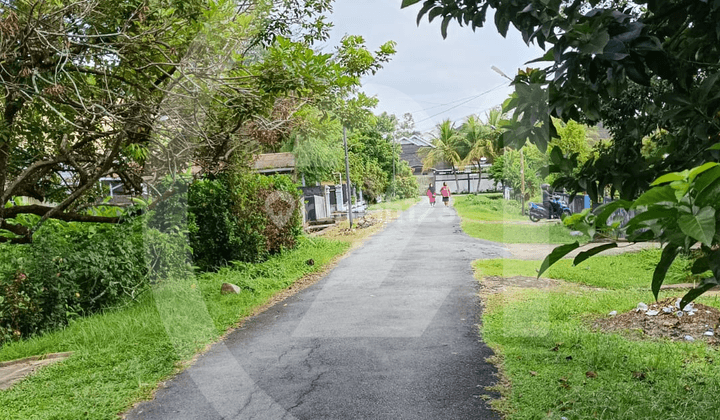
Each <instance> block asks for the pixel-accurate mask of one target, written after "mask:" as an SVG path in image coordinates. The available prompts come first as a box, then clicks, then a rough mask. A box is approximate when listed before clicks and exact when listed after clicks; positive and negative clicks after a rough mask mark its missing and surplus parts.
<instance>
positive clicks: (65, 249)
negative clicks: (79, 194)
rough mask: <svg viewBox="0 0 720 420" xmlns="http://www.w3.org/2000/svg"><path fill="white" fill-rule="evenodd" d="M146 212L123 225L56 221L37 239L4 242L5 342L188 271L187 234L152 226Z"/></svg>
mask: <svg viewBox="0 0 720 420" xmlns="http://www.w3.org/2000/svg"><path fill="white" fill-rule="evenodd" d="M148 216H149V215H148ZM148 216H140V217H136V218H134V219H133V220H131V221H128V222H127V223H123V224H118V225H110V224H92V223H77V222H71V223H67V222H62V221H53V222H49V223H46V224H45V225H43V228H42V229H40V230H39V231H38V232H37V235H36V237H35V241H34V242H33V243H32V244H27V245H8V244H3V245H0V254H1V255H2V259H0V343H1V342H3V341H6V340H10V339H19V338H21V337H27V336H30V335H33V334H37V333H40V332H42V331H45V330H49V329H53V328H57V327H61V326H63V325H66V324H67V323H68V321H69V320H71V319H73V318H75V317H77V316H81V315H89V314H91V313H94V312H97V311H99V310H102V309H103V308H107V307H109V306H115V305H118V304H121V303H122V302H124V301H126V300H127V299H134V298H136V297H137V296H138V295H139V294H140V293H142V292H143V291H144V290H145V289H146V288H147V286H148V285H149V283H150V282H151V281H155V280H158V279H160V278H166V277H167V276H169V275H174V276H181V275H187V274H188V272H189V268H190V266H189V264H188V259H187V257H188V255H189V249H188V248H187V240H186V238H185V237H183V236H182V235H177V234H176V235H171V234H167V233H161V232H159V231H158V230H156V229H152V228H147V227H146V226H145V225H146V220H147V217H148ZM159 249H162V252H158V250H159Z"/></svg>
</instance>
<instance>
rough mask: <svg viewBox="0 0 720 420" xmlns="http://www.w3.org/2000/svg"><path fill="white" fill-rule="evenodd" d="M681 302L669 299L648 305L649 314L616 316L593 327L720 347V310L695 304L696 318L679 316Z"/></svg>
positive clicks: (641, 312) (599, 321) (685, 313)
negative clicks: (719, 334)
mask: <svg viewBox="0 0 720 420" xmlns="http://www.w3.org/2000/svg"><path fill="white" fill-rule="evenodd" d="M677 300H678V298H677V297H672V298H666V299H663V300H661V301H659V302H656V303H652V304H649V305H647V306H648V309H647V311H644V310H638V309H633V310H631V311H629V312H625V313H623V314H618V315H616V316H608V317H607V318H603V319H599V320H596V321H595V322H594V323H593V327H595V328H597V329H600V330H602V331H638V332H641V333H642V335H643V336H645V337H655V338H660V337H666V338H669V339H671V340H673V341H704V342H707V343H709V344H714V345H718V344H720V339H719V338H718V336H717V335H715V334H716V331H717V328H718V325H719V324H720V311H719V310H717V309H716V308H713V307H711V306H707V305H703V304H701V303H693V308H694V309H695V310H694V311H693V312H694V314H693V315H690V313H689V312H688V311H681V312H680V313H678V308H677V306H676V302H677ZM651 311H657V314H656V315H649V314H654V312H651ZM678 315H680V316H678ZM710 333H712V334H713V335H710ZM717 333H720V331H717ZM690 337H692V338H690Z"/></svg>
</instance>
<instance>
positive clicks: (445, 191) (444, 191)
mask: <svg viewBox="0 0 720 420" xmlns="http://www.w3.org/2000/svg"><path fill="white" fill-rule="evenodd" d="M440 195H442V198H443V203H445V207H447V205H448V203H449V202H450V187H448V186H447V182H443V186H442V188H440Z"/></svg>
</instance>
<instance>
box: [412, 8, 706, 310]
mask: <svg viewBox="0 0 720 420" xmlns="http://www.w3.org/2000/svg"><path fill="white" fill-rule="evenodd" d="M420 1H421V0H403V6H409V5H411V4H415V3H419V2H420ZM489 8H493V9H495V16H494V17H495V24H496V27H497V29H498V30H499V32H500V33H502V34H503V35H505V34H506V33H507V30H508V28H509V26H510V24H512V25H513V26H515V28H517V29H518V30H519V31H520V32H521V33H522V35H523V38H524V40H525V42H527V43H530V42H535V43H537V44H538V45H539V46H540V47H541V48H544V49H546V50H547V53H546V54H545V55H544V56H543V57H541V58H540V59H539V60H538V61H546V62H551V63H552V64H551V65H550V66H549V67H546V68H544V69H528V70H526V71H523V72H520V73H519V74H518V75H517V76H516V77H515V80H514V84H515V88H516V90H515V95H514V97H513V98H512V99H511V100H510V101H509V102H508V104H507V105H508V108H513V109H514V111H515V113H514V115H513V120H512V122H511V124H509V128H510V129H511V130H510V131H509V132H508V136H507V137H506V139H507V140H508V141H510V142H514V143H524V142H525V141H526V139H527V138H528V137H529V138H530V140H531V141H533V142H535V143H536V144H538V145H539V146H541V147H542V148H544V147H545V146H546V144H547V141H548V140H549V138H550V137H554V134H555V132H554V131H555V130H554V126H553V124H551V123H550V117H557V118H560V119H562V120H563V121H568V120H569V119H571V118H572V119H576V120H578V121H583V120H585V121H603V122H605V123H606V126H607V127H609V128H610V130H611V132H612V134H613V141H612V142H610V143H609V144H605V145H604V146H607V147H604V148H603V150H601V152H600V153H599V154H598V155H597V156H595V157H593V158H591V159H589V160H588V161H587V163H585V165H583V167H582V168H581V170H580V172H579V173H577V174H574V176H570V175H569V176H566V177H563V178H560V179H558V181H557V182H558V183H559V184H561V185H565V186H568V187H570V188H572V189H574V190H576V191H581V190H587V192H588V193H589V194H590V195H591V197H592V198H593V199H595V200H597V196H598V193H601V192H602V191H603V190H604V189H605V187H606V186H608V185H610V186H611V189H613V190H615V191H617V192H618V193H619V194H620V195H621V197H622V198H624V199H626V200H619V201H615V202H612V203H609V204H605V205H603V206H600V207H599V208H598V209H596V210H594V211H593V212H592V213H589V212H585V213H584V214H582V215H580V216H578V220H576V221H575V228H577V229H580V230H582V231H584V232H586V233H587V234H588V235H589V236H590V237H593V236H595V235H596V234H597V232H605V231H607V230H608V221H609V220H611V219H610V218H611V216H612V214H613V213H614V212H615V211H617V210H618V209H623V210H635V211H639V214H637V215H636V216H635V217H633V218H632V219H631V220H630V221H629V222H628V223H627V224H626V225H624V226H620V227H619V228H618V231H617V232H616V234H624V235H626V236H627V237H628V239H630V240H631V241H648V240H654V241H661V242H664V243H666V244H667V245H666V246H665V248H664V249H663V253H662V257H661V260H660V262H659V263H658V264H657V266H656V267H655V271H654V273H653V281H652V290H653V293H654V294H655V297H656V298H657V297H658V294H659V291H660V286H661V285H662V283H663V280H664V278H665V274H666V272H667V270H668V268H669V267H670V265H671V264H672V262H673V260H674V259H675V257H676V256H677V255H678V253H679V252H681V251H685V252H688V251H689V249H690V248H691V247H693V246H696V245H697V246H699V248H700V252H699V253H700V255H699V257H698V259H697V260H696V262H695V264H694V265H693V267H692V272H693V274H695V275H697V276H698V277H699V278H700V279H701V282H700V285H699V286H698V287H697V288H695V289H693V290H691V291H690V292H688V293H687V294H686V295H685V297H684V298H683V302H681V304H680V307H681V308H682V307H683V306H684V304H685V303H686V302H689V301H691V300H693V299H695V298H696V297H697V296H699V295H701V294H702V293H704V292H705V291H707V290H709V289H710V288H712V287H715V286H717V285H718V284H720V166H718V163H717V162H716V161H717V160H718V158H719V157H720V154H719V153H720V143H719V142H720V42H718V40H720V25H719V24H718V22H720V2H719V1H695V0H648V1H641V2H631V3H628V2H625V1H622V2H619V1H613V0H611V1H607V2H598V1H595V0H590V1H583V0H574V1H572V2H562V1H552V0H551V1H547V0H516V1H512V2H506V1H501V0H462V1H460V0H458V1H453V0H425V1H424V2H423V7H422V9H421V10H420V13H419V15H418V21H419V20H420V18H422V17H423V16H424V15H425V14H426V13H427V14H428V16H429V18H430V19H431V20H432V19H433V18H435V17H438V16H442V17H443V20H442V25H441V31H442V33H443V35H446V34H447V26H448V24H449V23H450V22H451V21H452V20H456V21H457V22H459V23H460V24H461V25H469V26H471V27H472V28H473V29H474V28H477V27H481V26H483V24H484V23H485V19H486V14H487V12H488V9H489ZM543 128H545V129H544V130H543ZM650 136H652V137H654V139H653V141H654V142H655V143H656V146H658V147H660V148H662V150H663V151H664V152H665V153H662V154H660V153H647V150H645V152H644V151H643V140H645V141H646V142H647V140H646V139H647V138H648V137H650ZM504 138H505V136H504ZM551 159H552V162H553V165H551V168H553V169H554V170H559V171H562V172H564V173H565V174H572V171H573V169H574V166H576V163H577V162H576V161H575V159H573V158H572V156H571V157H570V158H569V159H568V158H567V157H563V156H562V152H561V151H560V148H559V147H557V148H555V149H554V151H553V153H552V154H551ZM651 182H652V183H651ZM645 190H646V191H645ZM643 191H645V192H644V193H643ZM641 193H642V195H640V194H641ZM630 200H632V201H630ZM616 246H617V244H616V243H609V244H604V245H602V246H600V247H597V248H594V249H593V250H590V251H588V252H583V253H581V254H579V255H578V256H577V257H576V258H575V261H574V263H575V264H578V263H580V262H582V261H583V260H584V259H586V258H588V257H590V256H592V255H595V254H597V253H598V252H601V251H603V250H605V249H610V248H613V247H616ZM577 247H579V244H578V243H577V242H575V243H574V244H569V245H563V246H561V247H558V248H557V249H556V250H555V251H553V252H552V253H551V254H550V255H549V256H548V257H547V258H546V260H545V261H544V262H543V264H542V266H541V269H540V273H539V274H542V272H543V271H544V270H545V269H547V268H548V267H549V266H550V265H551V264H553V263H555V262H556V261H558V260H559V259H560V258H562V257H563V256H564V255H566V254H567V253H568V252H570V251H571V250H573V249H575V248H577Z"/></svg>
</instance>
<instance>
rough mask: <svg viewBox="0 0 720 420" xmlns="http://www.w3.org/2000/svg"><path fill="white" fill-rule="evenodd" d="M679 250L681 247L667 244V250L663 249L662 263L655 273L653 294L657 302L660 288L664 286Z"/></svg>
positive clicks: (656, 267) (660, 262)
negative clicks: (666, 276)
mask: <svg viewBox="0 0 720 420" xmlns="http://www.w3.org/2000/svg"><path fill="white" fill-rule="evenodd" d="M679 250H680V247H678V246H675V245H673V244H667V246H665V249H663V252H662V256H661V257H660V261H659V262H658V263H657V265H656V266H655V271H654V272H653V280H652V292H653V295H654V296H655V300H657V298H658V294H659V293H660V286H662V284H663V281H664V280H665V275H666V274H667V271H668V269H669V268H670V266H671V265H672V263H673V261H675V257H677V254H678V251H679Z"/></svg>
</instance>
